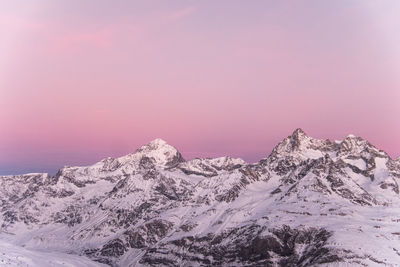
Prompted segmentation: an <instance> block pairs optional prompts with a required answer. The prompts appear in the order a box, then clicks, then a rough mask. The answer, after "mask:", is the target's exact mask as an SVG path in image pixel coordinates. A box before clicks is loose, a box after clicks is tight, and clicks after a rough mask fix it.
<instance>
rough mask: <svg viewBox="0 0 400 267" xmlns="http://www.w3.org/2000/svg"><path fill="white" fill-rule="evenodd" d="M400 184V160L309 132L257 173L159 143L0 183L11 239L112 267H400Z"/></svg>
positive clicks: (1, 210) (349, 140)
mask: <svg viewBox="0 0 400 267" xmlns="http://www.w3.org/2000/svg"><path fill="white" fill-rule="evenodd" d="M399 181H400V163H399V159H397V160H392V159H391V158H390V157H389V156H388V155H387V154H386V153H385V152H383V151H381V150H379V149H377V148H375V147H374V146H373V145H371V144H370V143H368V142H367V141H366V140H363V139H362V138H360V137H355V136H352V135H349V136H348V137H346V138H345V139H344V140H343V141H335V142H332V141H330V140H319V139H314V138H312V137H309V136H307V134H306V133H305V132H304V131H302V130H301V129H297V130H295V131H294V133H293V134H292V135H290V136H289V137H287V138H285V139H284V140H283V141H282V142H280V143H279V144H278V145H277V146H276V147H275V149H274V150H273V151H272V153H271V154H270V155H269V156H268V157H267V158H265V159H263V160H261V161H260V162H258V163H256V164H248V163H246V162H244V161H243V160H241V159H234V158H230V157H221V158H215V159H193V160H190V161H185V160H184V159H183V157H182V155H181V154H180V153H179V152H178V151H177V150H176V149H175V148H174V147H172V146H170V145H168V144H167V143H166V142H165V141H163V140H161V139H156V140H154V141H152V142H150V143H149V144H147V145H145V146H143V147H141V148H139V149H138V150H137V151H136V152H134V153H132V154H129V155H126V156H123V157H120V158H107V159H104V160H102V161H100V162H98V163H96V164H94V165H91V166H87V167H65V168H62V169H61V170H59V172H58V173H57V174H56V175H55V176H54V177H51V176H49V175H48V174H26V175H18V176H2V177H0V200H1V204H2V205H1V207H0V223H1V224H0V229H1V232H0V239H2V240H3V241H4V240H5V241H7V242H10V243H13V246H15V245H20V246H22V245H23V246H24V247H25V248H27V249H42V250H50V251H52V250H53V251H58V252H63V253H70V254H71V253H72V254H76V255H81V256H85V257H88V258H90V259H91V260H92V261H93V263H94V264H96V263H98V264H99V265H100V264H108V265H111V266H213V265H214V266H215V265H216V266H312V265H330V264H332V265H335V264H336V265H338V264H339V265H346V264H347V265H364V266H371V265H386V266H396V265H400V248H399V244H400V234H399V230H398V229H399V226H400V208H399V207H400V205H399V204H400V197H399ZM371 239H373V240H374V242H371ZM0 252H1V248H0Z"/></svg>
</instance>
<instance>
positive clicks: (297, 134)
mask: <svg viewBox="0 0 400 267" xmlns="http://www.w3.org/2000/svg"><path fill="white" fill-rule="evenodd" d="M291 137H292V138H295V139H302V138H305V137H308V135H307V134H306V133H305V132H304V131H303V129H301V128H297V129H296V130H294V131H293V133H292V135H291Z"/></svg>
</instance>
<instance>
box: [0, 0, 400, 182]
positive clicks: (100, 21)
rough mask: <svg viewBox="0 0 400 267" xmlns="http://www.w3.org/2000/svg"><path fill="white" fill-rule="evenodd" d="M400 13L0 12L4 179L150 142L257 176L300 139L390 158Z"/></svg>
mask: <svg viewBox="0 0 400 267" xmlns="http://www.w3.org/2000/svg"><path fill="white" fill-rule="evenodd" d="M399 14H400V1H397V0H392V1H390V0H388V1H368V0H359V1H350V0H346V1H345V0H343V1H341V0H337V1H233V0H229V1H207V0H204V1H188V0H186V1H140V2H139V1H119V2H118V3H116V2H113V3H112V4H111V2H110V1H98V0H96V1H95V0H93V1H70V0H68V1H25V2H24V1H7V2H2V3H0V36H1V37H0V38H1V41H0V174H14V173H23V172H38V171H45V172H47V171H49V172H51V173H54V172H55V171H56V170H57V169H58V168H60V167H62V166H63V165H85V164H90V163H94V162H96V161H98V160H100V159H102V158H104V157H107V156H120V155H124V154H127V153H130V152H132V151H134V150H135V149H136V148H138V147H140V146H141V145H143V144H145V143H147V142H149V141H151V140H152V139H155V138H157V137H160V138H163V139H165V140H166V141H167V142H168V143H170V144H171V145H174V146H176V147H177V148H178V149H179V150H180V151H181V152H182V154H183V155H184V156H185V157H186V158H193V157H205V156H210V157H215V156H222V155H230V156H234V157H242V158H244V159H245V160H247V161H249V162H255V161H257V160H259V159H260V158H263V157H266V156H268V154H269V153H270V152H271V150H272V148H273V147H274V146H275V145H276V144H277V143H278V142H279V141H280V140H282V139H283V138H285V137H286V136H288V135H290V134H291V132H292V131H293V130H294V129H295V128H298V127H301V128H303V129H304V130H305V131H306V132H307V133H308V134H309V135H310V136H313V137H316V138H330V139H338V140H340V139H343V138H344V137H345V136H346V135H348V134H350V133H352V134H355V135H359V136H362V137H363V138H365V139H367V140H369V141H370V142H371V143H372V144H374V145H375V146H377V147H378V148H380V149H383V150H385V151H386V152H388V153H389V154H390V155H391V156H392V157H393V158H396V157H398V156H400V138H399V137H400V45H399V44H400V16H399Z"/></svg>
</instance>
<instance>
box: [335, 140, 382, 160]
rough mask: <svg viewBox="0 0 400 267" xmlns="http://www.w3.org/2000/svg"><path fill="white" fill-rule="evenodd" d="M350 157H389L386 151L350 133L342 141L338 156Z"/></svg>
mask: <svg viewBox="0 0 400 267" xmlns="http://www.w3.org/2000/svg"><path fill="white" fill-rule="evenodd" d="M346 155H347V156H350V157H361V156H362V157H366V158H371V157H376V156H378V157H385V158H386V157H387V158H388V157H389V156H388V155H387V154H386V153H385V152H384V151H382V150H379V149H377V148H376V147H374V146H373V145H371V144H370V143H369V142H368V141H367V140H364V139H362V138H361V137H358V136H355V135H352V134H350V135H348V136H347V137H346V138H345V139H344V140H343V141H342V142H341V143H340V147H339V150H338V156H346Z"/></svg>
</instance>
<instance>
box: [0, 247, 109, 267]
mask: <svg viewBox="0 0 400 267" xmlns="http://www.w3.org/2000/svg"><path fill="white" fill-rule="evenodd" d="M0 266H4V267H8V266H37V267H47V266H49V267H50V266H51V267H61V266H64V267H65V266H70V267H72V266H74V267H79V266H82V267H90V266H106V265H103V264H100V263H96V262H93V261H91V260H89V259H87V258H85V257H80V256H76V255H71V254H66V253H60V252H54V251H53V252H46V251H34V250H28V249H25V248H23V247H18V246H15V245H12V244H10V243H7V242H4V241H2V240H0Z"/></svg>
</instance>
